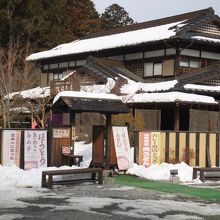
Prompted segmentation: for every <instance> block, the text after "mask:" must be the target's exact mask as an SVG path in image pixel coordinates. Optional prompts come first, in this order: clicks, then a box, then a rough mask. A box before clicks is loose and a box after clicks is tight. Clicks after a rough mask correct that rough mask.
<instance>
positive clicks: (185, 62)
mask: <svg viewBox="0 0 220 220" xmlns="http://www.w3.org/2000/svg"><path fill="white" fill-rule="evenodd" d="M180 66H181V67H189V68H200V61H198V60H191V59H182V60H180Z"/></svg>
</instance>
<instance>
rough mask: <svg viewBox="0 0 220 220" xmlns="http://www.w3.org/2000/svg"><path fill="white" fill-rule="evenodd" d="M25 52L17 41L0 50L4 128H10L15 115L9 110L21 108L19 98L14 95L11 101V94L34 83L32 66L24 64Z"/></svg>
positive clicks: (1, 106) (0, 92) (1, 113)
mask: <svg viewBox="0 0 220 220" xmlns="http://www.w3.org/2000/svg"><path fill="white" fill-rule="evenodd" d="M25 52H26V49H24V47H22V45H21V43H20V42H19V41H17V42H15V43H10V44H9V47H8V48H7V49H0V97H1V103H0V117H1V125H2V126H3V127H4V128H6V127H7V128H10V126H11V125H10V124H11V120H12V119H13V118H14V117H15V116H16V115H17V113H16V112H15V111H11V109H13V108H14V107H17V106H18V105H20V106H22V99H21V97H20V96H18V95H16V96H14V97H13V99H12V97H11V94H12V93H13V92H18V91H21V90H24V89H27V88H28V87H29V88H30V87H31V86H33V84H34V83H35V82H36V80H33V78H34V77H33V75H35V71H34V66H33V64H27V63H25V57H26V53H25ZM36 79H37V77H36Z"/></svg>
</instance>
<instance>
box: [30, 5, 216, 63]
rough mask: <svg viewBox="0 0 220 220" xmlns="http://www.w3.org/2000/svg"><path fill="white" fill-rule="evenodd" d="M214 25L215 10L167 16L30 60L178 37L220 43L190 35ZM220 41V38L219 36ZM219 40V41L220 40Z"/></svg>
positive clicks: (214, 39)
mask: <svg viewBox="0 0 220 220" xmlns="http://www.w3.org/2000/svg"><path fill="white" fill-rule="evenodd" d="M207 22H208V23H210V22H215V23H216V24H217V25H218V26H219V24H220V19H219V17H218V16H216V15H215V14H214V11H213V9H212V8H208V9H204V10H199V11H194V12H190V13H185V14H181V15H176V16H172V17H167V18H163V19H158V20H153V21H147V22H143V23H138V24H133V25H128V26H125V27H122V28H115V29H112V30H108V31H101V32H98V33H94V34H91V35H88V36H87V37H86V38H84V39H81V40H76V41H73V42H70V43H66V44H61V45H59V46H57V47H55V48H53V49H51V50H48V51H43V52H39V53H35V54H31V55H30V56H29V57H27V60H29V61H34V60H43V59H47V58H53V57H60V56H65V55H74V54H80V53H88V52H97V51H102V50H106V49H112V48H120V47H128V46H135V45H139V44H143V43H149V42H157V41H161V40H168V39H172V38H175V37H183V38H186V39H188V38H191V39H193V38H194V40H199V41H201V40H204V41H207V40H208V41H213V42H214V43H220V42H219V40H217V41H216V38H208V39H207V38H205V39H203V38H202V37H200V33H195V31H194V33H195V34H194V35H195V36H196V37H195V36H193V35H192V33H191V34H188V35H187V33H188V32H190V31H192V30H197V28H198V27H201V26H202V25H205V24H207ZM217 38H218V37H217ZM218 39H219V38H218Z"/></svg>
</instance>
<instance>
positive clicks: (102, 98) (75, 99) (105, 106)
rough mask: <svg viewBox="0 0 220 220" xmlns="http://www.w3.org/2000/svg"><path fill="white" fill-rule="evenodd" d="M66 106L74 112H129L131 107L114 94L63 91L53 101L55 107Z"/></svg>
mask: <svg viewBox="0 0 220 220" xmlns="http://www.w3.org/2000/svg"><path fill="white" fill-rule="evenodd" d="M63 106H66V107H68V108H70V109H71V110H72V111H74V112H97V113H102V114H118V113H128V112H129V108H128V107H127V106H126V104H124V103H122V101H121V99H120V98H118V97H117V96H116V95H113V94H99V93H86V92H75V91H69V92H61V93H59V94H58V95H57V96H56V97H55V98H54V102H53V106H52V108H53V109H57V108H60V107H63Z"/></svg>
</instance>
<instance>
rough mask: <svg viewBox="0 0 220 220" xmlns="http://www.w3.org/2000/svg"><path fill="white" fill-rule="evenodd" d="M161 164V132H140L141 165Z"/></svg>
mask: <svg viewBox="0 0 220 220" xmlns="http://www.w3.org/2000/svg"><path fill="white" fill-rule="evenodd" d="M159 163H160V132H139V164H140V165H143V166H145V167H148V166H150V165H152V164H159Z"/></svg>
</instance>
